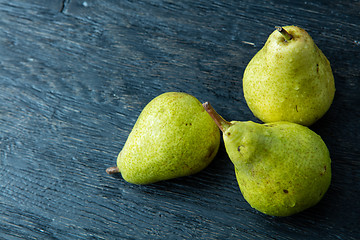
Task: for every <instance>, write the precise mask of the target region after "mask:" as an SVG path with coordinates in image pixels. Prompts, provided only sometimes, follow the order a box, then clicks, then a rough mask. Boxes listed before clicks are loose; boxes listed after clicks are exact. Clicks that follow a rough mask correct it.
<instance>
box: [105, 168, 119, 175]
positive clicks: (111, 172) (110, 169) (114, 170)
mask: <svg viewBox="0 0 360 240" xmlns="http://www.w3.org/2000/svg"><path fill="white" fill-rule="evenodd" d="M106 172H107V173H108V174H114V173H119V172H120V170H119V168H118V167H109V168H107V169H106Z"/></svg>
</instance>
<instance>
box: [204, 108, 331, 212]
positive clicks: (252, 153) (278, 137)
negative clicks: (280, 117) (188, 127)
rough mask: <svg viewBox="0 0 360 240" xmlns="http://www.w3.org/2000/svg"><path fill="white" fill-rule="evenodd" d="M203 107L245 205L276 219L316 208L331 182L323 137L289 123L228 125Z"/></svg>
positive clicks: (210, 109)
mask: <svg viewBox="0 0 360 240" xmlns="http://www.w3.org/2000/svg"><path fill="white" fill-rule="evenodd" d="M204 108H205V109H206V110H207V111H208V113H209V115H210V116H212V117H213V118H214V121H215V122H216V124H217V125H218V126H219V128H220V129H221V131H222V132H223V139H224V143H225V148H226V152H227V154H228V155H229V158H230V160H231V161H232V162H233V164H234V166H235V173H236V178H237V181H238V184H239V187H240V190H241V192H242V194H243V196H244V198H245V200H246V201H247V202H248V203H249V204H250V205H251V206H252V207H253V208H255V209H257V210H258V211H260V212H262V213H265V214H268V215H272V216H290V215H292V214H295V213H299V212H301V211H303V210H305V209H307V208H309V207H312V206H314V205H315V204H317V203H318V202H319V201H320V200H321V198H322V197H323V196H324V194H325V193H326V191H327V189H328V188H329V185H330V182H331V159H330V155H329V151H328V149H327V147H326V145H325V143H324V142H323V140H322V139H321V137H320V136H319V135H317V134H316V133H314V132H313V131H311V130H310V129H309V128H307V127H305V126H302V125H299V124H296V123H290V122H274V123H268V124H258V123H254V122H251V121H248V122H240V121H232V122H227V121H225V120H224V119H223V118H222V117H221V116H220V115H219V114H217V113H216V111H215V110H214V109H213V108H212V107H211V105H210V104H208V103H204Z"/></svg>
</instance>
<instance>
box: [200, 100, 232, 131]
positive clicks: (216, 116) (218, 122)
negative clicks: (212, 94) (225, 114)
mask: <svg viewBox="0 0 360 240" xmlns="http://www.w3.org/2000/svg"><path fill="white" fill-rule="evenodd" d="M203 107H204V108H205V110H206V112H207V113H208V114H209V115H210V117H211V118H212V119H213V120H214V122H215V123H216V125H217V126H218V127H219V128H220V130H221V131H222V132H225V131H226V130H227V129H228V128H229V127H230V126H231V125H232V124H231V123H230V122H228V121H226V120H225V119H223V118H222V117H221V116H220V115H219V114H218V113H217V112H216V111H215V109H214V108H213V107H212V106H211V105H210V103H209V102H205V103H203Z"/></svg>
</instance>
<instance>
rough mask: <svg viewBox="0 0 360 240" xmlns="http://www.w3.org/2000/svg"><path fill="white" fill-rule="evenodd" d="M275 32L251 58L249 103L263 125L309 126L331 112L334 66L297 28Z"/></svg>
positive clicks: (246, 87)
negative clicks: (286, 122)
mask: <svg viewBox="0 0 360 240" xmlns="http://www.w3.org/2000/svg"><path fill="white" fill-rule="evenodd" d="M283 28H284V29H285V30H286V31H287V32H288V33H290V34H291V35H292V36H293V39H291V40H289V41H285V39H284V37H283V36H282V34H281V33H280V32H279V31H277V30H275V31H274V32H273V33H272V34H271V35H270V36H269V38H268V40H267V41H266V43H265V45H264V47H263V48H262V49H261V50H260V51H259V52H258V53H257V54H256V55H255V56H254V57H253V58H252V59H251V61H250V62H249V64H248V65H247V67H246V69H245V71H244V76H243V91H244V96H245V99H246V102H247V104H248V106H249V108H250V110H251V111H252V112H253V114H254V115H255V116H256V117H258V118H259V119H260V120H262V121H263V122H277V121H288V122H294V123H298V124H302V125H305V126H309V125H311V124H313V123H314V122H316V121H317V120H318V119H320V118H321V117H322V116H323V115H324V114H325V113H326V112H327V110H328V109H329V107H330V105H331V103H332V101H333V98H334V94H335V83H334V77H333V74H332V70H331V66H330V63H329V61H328V59H327V58H326V57H325V55H324V54H323V53H322V51H321V50H320V49H319V48H318V47H317V46H316V44H315V43H314V41H313V40H312V38H311V37H310V35H309V34H308V33H307V32H306V31H305V30H303V29H301V28H299V27H296V26H286V27H283Z"/></svg>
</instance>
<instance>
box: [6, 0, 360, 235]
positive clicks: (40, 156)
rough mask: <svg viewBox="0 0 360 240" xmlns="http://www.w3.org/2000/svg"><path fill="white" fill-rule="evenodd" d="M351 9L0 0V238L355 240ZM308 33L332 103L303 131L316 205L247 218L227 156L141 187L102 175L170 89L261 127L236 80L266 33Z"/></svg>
mask: <svg viewBox="0 0 360 240" xmlns="http://www.w3.org/2000/svg"><path fill="white" fill-rule="evenodd" d="M359 13H360V2H359V1H341V0H338V1H331V2H329V1H317V2H316V3H312V2H308V1H307V2H294V1H290V0H281V1H276V2H271V1H270V2H269V1H241V2H240V1H232V0H231V1H225V0H224V1H220V0H207V1H203V0H199V1H190V0H183V1H171V0H167V1H160V0H151V1H141V0H140V1H110V0H105V1H100V0H93V1H77V0H65V1H45V0H33V1H25V0H14V1H2V0H0V16H1V17H0V66H1V68H0V87H1V91H0V238H4V239H350V240H351V239H359V238H360V231H359V228H358V226H359V223H360V221H359V219H360V218H359V216H360V202H359V201H358V199H359V197H360V162H359V160H360V147H359V146H360V139H359V129H360V124H359V120H360V109H359V103H360V94H359V93H360V82H359V79H360V65H359V59H360V44H359V41H360V35H359V32H358V29H359V27H360V26H359V23H360V14H359ZM288 24H295V25H298V26H301V27H303V28H305V29H306V30H307V31H308V32H309V33H310V35H311V36H312V37H313V39H314V40H315V42H316V43H317V45H318V46H319V48H320V49H322V51H323V52H324V54H325V55H326V56H327V57H328V59H329V60H330V62H331V64H332V68H333V73H334V77H335V80H336V89H337V91H336V96H335V100H334V103H333V105H332V107H331V108H330V110H329V112H328V113H327V114H326V115H325V116H324V117H323V118H322V119H321V120H320V121H319V122H317V123H316V124H315V125H314V126H312V127H311V128H312V129H313V130H314V131H315V132H317V133H318V134H320V135H321V137H322V138H323V139H324V141H325V143H326V144H327V146H328V147H329V150H330V153H331V157H332V161H333V162H332V168H333V180H332V184H331V187H330V189H329V191H328V193H327V194H326V195H325V197H324V199H323V200H322V201H321V202H320V203H319V204H318V205H317V206H315V207H313V208H311V209H309V210H307V211H304V212H302V213H300V214H297V215H295V216H292V217H287V218H274V217H270V216H266V215H263V214H261V213H259V212H257V211H256V210H254V209H252V208H251V207H250V206H249V205H248V204H247V203H246V201H245V200H244V198H243V197H242V195H241V193H240V191H239V189H238V186H237V183H236V180H235V175H234V171H233V166H232V164H231V162H230V161H229V159H228V157H227V155H226V152H225V149H224V146H223V145H222V146H221V148H220V150H219V153H218V155H217V157H216V158H215V159H214V161H213V163H212V164H211V165H210V166H209V167H208V168H206V169H205V170H204V171H202V172H200V173H199V174H196V175H194V176H189V177H184V178H179V179H174V180H169V181H164V182H159V183H156V184H151V185H148V186H137V185H132V184H128V183H126V182H125V181H124V180H123V179H122V178H121V177H120V176H115V177H112V176H109V175H107V174H106V172H105V169H106V168H107V167H109V166H112V165H114V164H115V160H116V156H117V154H118V152H119V151H120V150H121V148H122V146H123V145H124V142H125V141H126V138H127V135H128V134H129V132H130V131H131V129H132V126H133V124H134V123H135V121H136V119H137V117H138V115H139V113H140V112H141V110H142V108H143V107H144V106H145V105H146V104H147V103H148V102H149V101H150V100H151V99H152V98H154V97H156V96H158V95H159V94H161V93H163V92H167V91H184V92H187V93H189V94H192V95H194V96H195V97H197V98H198V99H199V100H200V101H202V102H204V101H209V102H211V103H212V105H213V106H214V107H215V108H216V109H217V111H218V112H219V113H220V114H222V115H223V116H224V117H225V118H226V119H229V120H252V121H257V122H258V120H257V119H256V118H255V117H254V116H253V115H252V113H251V112H250V110H249V109H248V107H247V105H246V102H245V100H244V97H243V94H242V83H241V77H242V74H243V71H244V69H245V67H246V65H247V63H248V62H249V61H250V59H251V58H252V57H253V55H254V54H255V53H256V52H257V51H258V50H260V48H261V47H262V46H263V44H264V43H265V41H266V39H267V37H268V35H269V34H270V33H271V32H272V31H273V30H274V26H275V25H288Z"/></svg>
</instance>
